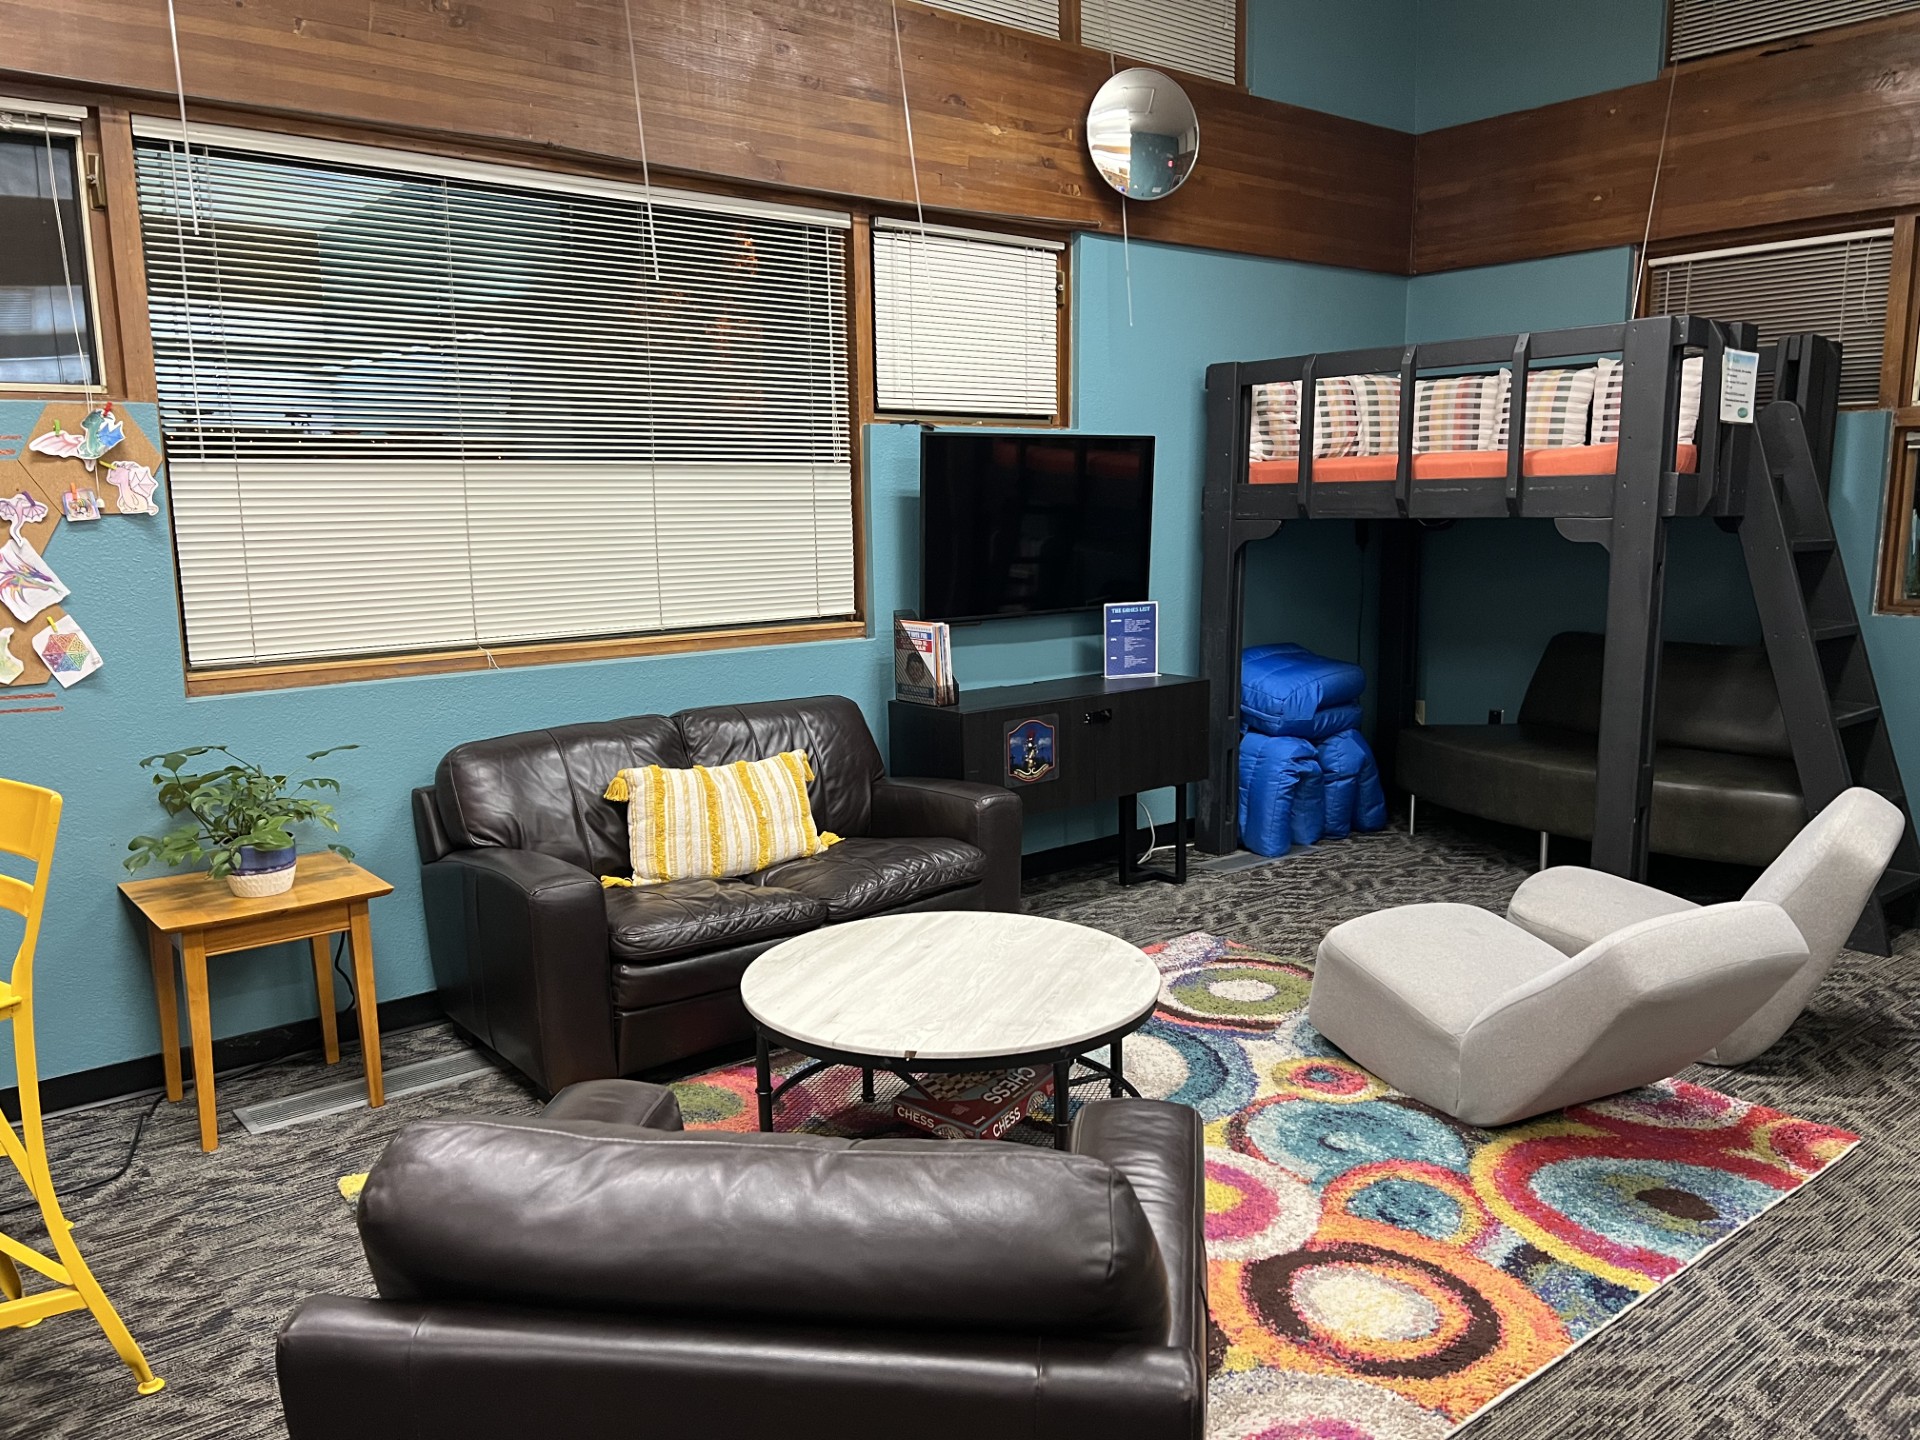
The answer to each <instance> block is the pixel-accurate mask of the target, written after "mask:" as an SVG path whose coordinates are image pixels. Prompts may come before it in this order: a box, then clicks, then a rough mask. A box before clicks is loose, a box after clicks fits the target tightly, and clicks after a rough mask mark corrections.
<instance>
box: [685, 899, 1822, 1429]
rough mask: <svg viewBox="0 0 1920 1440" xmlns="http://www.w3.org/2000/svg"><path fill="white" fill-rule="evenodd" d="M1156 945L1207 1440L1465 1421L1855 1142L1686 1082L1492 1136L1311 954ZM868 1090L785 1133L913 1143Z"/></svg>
mask: <svg viewBox="0 0 1920 1440" xmlns="http://www.w3.org/2000/svg"><path fill="white" fill-rule="evenodd" d="M1147 953H1148V954H1150V955H1152V956H1153V957H1154V958H1155V960H1156V961H1157V962H1158V964H1159V966H1160V971H1161V974H1162V976H1163V980H1162V983H1161V990H1160V1008H1159V1010H1158V1012H1157V1013H1156V1015H1155V1017H1154V1018H1153V1019H1152V1020H1150V1021H1149V1022H1148V1023H1147V1025H1146V1028H1145V1029H1143V1030H1142V1031H1141V1032H1140V1033H1139V1034H1138V1035H1136V1036H1134V1037H1133V1038H1132V1039H1130V1040H1128V1041H1127V1043H1126V1047H1125V1057H1124V1058H1125V1065H1126V1072H1127V1076H1128V1078H1129V1079H1130V1080H1132V1081H1133V1083H1134V1084H1135V1085H1137V1086H1138V1087H1139V1089H1140V1092H1141V1093H1142V1094H1143V1095H1151V1096H1156V1097H1159V1098H1164V1099H1168V1100H1174V1101H1178V1102H1179V1103H1181V1104H1185V1105H1191V1106H1192V1107H1193V1108H1194V1109H1195V1110H1197V1111H1199V1113H1200V1115H1201V1117H1202V1119H1203V1120H1204V1121H1205V1122H1206V1137H1207V1152H1206V1199H1207V1257H1208V1302H1209V1308H1210V1310H1211V1312H1212V1323H1211V1324H1210V1326H1209V1327H1208V1334H1209V1346H1208V1365H1209V1369H1210V1372H1211V1376H1212V1380H1211V1387H1210V1390H1209V1417H1210V1418H1209V1423H1208V1435H1209V1440H1434V1437H1438V1436H1442V1435H1445V1434H1447V1433H1448V1432H1450V1431H1451V1430H1453V1429H1455V1428H1456V1427H1458V1426H1459V1425H1461V1424H1463V1423H1465V1422H1466V1421H1467V1420H1469V1419H1470V1418H1472V1417H1473V1416H1474V1415H1475V1414H1477V1413H1479V1412H1480V1411H1482V1410H1484V1409H1486V1408H1487V1407H1488V1406H1489V1405H1491V1404H1493V1403H1494V1402H1495V1401H1497V1400H1499V1399H1500V1398H1501V1397H1502V1396H1504V1395H1505V1394H1507V1393H1508V1392H1509V1391H1511V1390H1512V1389H1513V1388H1514V1387H1516V1386H1518V1385H1520V1384H1522V1383H1523V1382H1525V1381H1526V1380H1528V1379H1530V1378H1531V1377H1533V1376H1535V1375H1537V1374H1539V1373H1540V1372H1541V1371H1542V1370H1543V1369H1545V1368H1546V1367H1547V1366H1548V1365H1551V1364H1552V1363H1553V1362H1554V1361H1555V1360H1557V1359H1559V1358H1560V1357H1561V1356H1562V1355H1565V1354H1566V1353H1567V1352H1568V1351H1569V1350H1571V1349H1572V1348H1573V1347H1574V1346H1575V1345H1577V1344H1579V1343H1580V1342H1581V1341H1582V1340H1584V1339H1585V1338H1586V1337H1587V1336H1589V1335H1591V1334H1592V1333H1593V1332H1594V1331H1595V1330H1597V1329H1599V1328H1600V1327H1601V1326H1602V1325H1605V1324H1606V1323H1607V1322H1608V1321H1610V1320H1612V1319H1613V1318H1614V1317H1616V1316H1618V1315H1619V1314H1620V1313H1621V1312H1622V1311H1623V1310H1625V1309H1626V1308H1627V1307H1628V1306H1630V1305H1632V1304H1633V1303H1634V1302H1635V1301H1637V1300H1639V1299H1641V1298H1642V1297H1643V1296H1645V1295H1647V1294H1648V1293H1649V1292H1651V1291H1652V1290H1654V1289H1655V1288H1656V1287H1658V1286H1660V1285H1662V1284H1664V1283H1666V1282H1667V1281H1669V1280H1671V1279H1673V1278H1674V1277H1675V1276H1676V1275H1678V1274H1679V1273H1680V1272H1681V1271H1682V1270H1683V1269H1685V1268H1686V1266H1688V1265H1689V1264H1691V1263H1693V1262H1694V1261H1696V1260H1698V1259H1699V1258H1700V1257H1701V1256H1702V1255H1704V1254H1705V1253H1706V1252H1707V1251H1708V1250H1709V1249H1710V1248H1712V1247H1713V1246H1714V1245H1716V1244H1718V1243H1719V1242H1720V1241H1722V1240H1724V1239H1726V1238H1727V1237H1728V1236H1729V1235H1732V1234H1733V1233H1734V1232H1735V1231H1737V1230H1739V1229H1740V1228H1741V1227H1742V1226H1744V1225H1746V1224H1748V1223H1749V1222H1751V1221H1752V1220H1754V1219H1755V1218H1756V1217H1758V1216H1759V1215H1760V1214H1761V1213H1762V1212H1763V1211H1764V1210H1766V1209H1767V1208H1768V1207H1769V1206H1771V1205H1773V1204H1775V1203H1777V1202H1778V1201H1780V1200H1781V1199H1783V1198H1784V1197H1785V1196H1787V1195H1789V1194H1791V1193H1792V1192H1793V1191H1794V1190H1796V1189H1798V1188H1799V1187H1800V1186H1802V1185H1804V1184H1806V1183H1807V1181H1809V1180H1810V1179H1812V1178H1813V1177H1814V1176H1816V1175H1818V1174H1819V1173H1820V1172H1821V1171H1822V1170H1823V1169H1824V1168H1826V1167H1827V1166H1828V1165H1830V1164H1831V1163H1832V1162H1833V1161H1834V1160H1836V1159H1837V1158H1839V1157H1840V1156H1841V1155H1843V1154H1845V1153H1846V1152H1847V1150H1849V1149H1850V1148H1851V1147H1852V1146H1853V1145H1854V1144H1855V1143H1856V1139H1857V1137H1855V1136H1853V1135H1850V1134H1848V1133H1847V1132H1846V1131H1844V1130H1836V1129H1834V1128H1832V1127H1830V1126H1825V1125H1815V1124H1812V1123H1810V1122H1808V1121H1804V1120H1797V1119H1795V1118H1793V1117H1791V1116H1787V1115H1782V1114H1781V1113H1780V1112H1778V1111H1775V1110H1768V1109H1765V1108H1763V1107H1761V1106H1757V1105H1749V1104H1746V1103H1744V1102H1742V1101H1738V1100H1734V1099H1732V1098H1731V1097H1729V1096H1726V1095H1723V1094H1720V1093H1719V1092H1718V1091H1714V1090H1708V1089H1705V1088H1703V1087H1701V1086H1698V1085H1688V1084H1684V1083H1681V1082H1678V1081H1668V1082H1666V1083H1664V1084H1661V1085H1658V1086H1652V1087H1649V1088H1647V1089H1644V1090H1636V1091H1632V1092H1630V1093H1628V1094H1625V1095H1617V1096H1614V1097H1612V1098H1611V1099H1607V1100H1600V1101H1596V1102H1594V1103H1592V1104H1588V1105H1576V1106H1574V1107H1572V1108H1571V1109H1568V1110H1562V1111H1559V1112H1557V1113H1555V1114H1551V1115H1543V1116H1540V1117H1538V1118H1537V1119H1533V1120H1529V1121H1525V1122H1523V1123H1521V1124H1519V1125H1510V1126H1506V1127H1504V1128H1502V1129H1497V1130H1482V1129H1479V1128H1477V1127H1474V1126H1471V1125H1466V1124H1463V1123H1461V1122H1460V1121H1458V1120H1454V1119H1452V1118H1450V1117H1448V1116H1446V1115H1443V1114H1441V1113H1439V1112H1438V1111H1436V1110H1433V1109H1431V1108H1429V1107H1428V1106H1426V1105H1423V1104H1421V1103H1420V1102H1419V1101H1417V1100H1414V1099H1412V1098H1411V1097H1409V1096H1406V1095H1401V1094H1398V1093H1397V1092H1395V1091H1394V1090H1392V1089H1390V1088H1389V1087H1388V1086H1387V1085H1386V1084H1385V1083H1383V1082H1382V1081H1381V1080H1379V1079H1378V1078H1376V1077H1375V1076H1373V1075H1370V1074H1368V1073H1367V1072H1366V1071H1365V1070H1362V1069H1361V1068H1360V1067H1359V1066H1358V1065H1355V1064H1354V1063H1353V1062H1352V1061H1350V1060H1348V1059H1347V1058H1346V1057H1345V1056H1344V1055H1342V1054H1341V1053H1340V1052H1339V1051H1338V1050H1336V1049H1335V1048H1334V1047H1333V1046H1332V1045H1330V1044H1328V1042H1327V1041H1325V1040H1323V1039H1322V1038H1321V1037H1320V1036H1319V1035H1318V1034H1317V1033H1316V1032H1315V1031H1314V1030H1313V1029H1312V1027H1310V1026H1309V1025H1308V1024H1307V1020H1306V1006H1307V996H1308V992H1309V989H1310V987H1311V985H1312V980H1313V971H1312V967H1311V966H1310V965H1308V964H1306V963H1304V962H1301V961H1296V960H1288V959H1284V958H1281V957H1278V956H1274V955H1263V954H1260V953H1258V952H1256V951H1252V950H1248V949H1246V948H1244V947H1242V946H1239V945H1235V944H1233V943H1232V942H1231V941H1227V940H1222V939H1220V938H1218V937H1216V936H1212V935H1202V934H1194V935H1186V936H1182V937H1181V938H1180V939H1178V940H1172V941H1169V942H1167V943H1166V944H1164V945H1156V946H1152V947H1150V948H1149V949H1148V951H1147ZM803 1063H804V1061H803V1060H802V1059H801V1058H800V1057H798V1056H791V1055H789V1056H782V1057H780V1064H781V1066H782V1068H784V1069H785V1070H788V1071H791V1070H793V1069H796V1068H798V1067H799V1066H800V1065H801V1064H803ZM859 1083H860V1077H859V1074H858V1072H856V1071H852V1070H847V1069H830V1070H826V1071H823V1072H822V1073H820V1074H818V1075H816V1076H813V1077H812V1078H810V1079H808V1080H805V1081H803V1082H801V1084H800V1085H798V1086H796V1087H795V1089H794V1090H793V1091H791V1092H789V1093H788V1094H787V1095H785V1096H783V1097H782V1099H781V1102H780V1111H779V1116H778V1121H779V1126H780V1128H781V1129H783V1130H789V1129H805V1130H812V1131H816V1132H820V1133H824V1134H835V1135H851V1136H866V1135H883V1134H906V1133H915V1132H912V1131H910V1130H907V1129H905V1127H903V1125H902V1124H901V1122H900V1121H898V1120H896V1119H895V1118H894V1114H893V1105H892V1099H891V1096H892V1093H893V1091H895V1090H897V1089H898V1088H899V1082H898V1081H897V1080H893V1079H891V1078H890V1077H881V1081H880V1088H879V1090H878V1092H877V1094H878V1098H877V1099H876V1100H875V1101H874V1102H873V1103H871V1104H863V1103H862V1102H861V1100H860V1095H859ZM753 1084H754V1081H753V1067H752V1066H751V1065H740V1066H733V1067H730V1068H727V1069H723V1070H715V1071H710V1072H709V1073H707V1074H705V1075H700V1076H697V1077H695V1078H694V1079H691V1080H688V1081H685V1082H683V1083H682V1084H679V1085H676V1086H675V1087H674V1088H675V1090H676V1091H677V1092H678V1093H679V1096H680V1107H681V1111H682V1113H683V1115H684V1116H685V1119H686V1124H687V1127H688V1128H689V1129H730V1130H751V1129H753V1128H754V1127H755V1119H754V1115H755V1110H754V1101H753ZM1086 1093H1087V1094H1089V1095H1090V1094H1093V1093H1096V1090H1094V1089H1089V1090H1088V1091H1087V1092H1086ZM1008 1138H1009V1139H1012V1140H1025V1141H1028V1142H1030V1143H1036V1144H1049V1143H1051V1141H1050V1138H1049V1136H1048V1134H1047V1132H1046V1130H1045V1129H1044V1128H1042V1127H1041V1126H1039V1125H1037V1124H1034V1123H1031V1122H1028V1123H1023V1124H1021V1125H1019V1126H1017V1127H1016V1128H1015V1129H1014V1130H1013V1131H1012V1132H1011V1134H1010V1135H1009V1136H1008ZM950 1143H954V1144H967V1143H993V1142H967V1141H954V1142H950Z"/></svg>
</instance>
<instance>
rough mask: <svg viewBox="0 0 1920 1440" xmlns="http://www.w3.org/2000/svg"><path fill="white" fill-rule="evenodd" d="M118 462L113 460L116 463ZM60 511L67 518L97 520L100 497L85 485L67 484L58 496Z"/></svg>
mask: <svg viewBox="0 0 1920 1440" xmlns="http://www.w3.org/2000/svg"><path fill="white" fill-rule="evenodd" d="M119 463H120V462H119V461H117V460H116V461H115V462H114V464H115V465H118V464H119ZM60 511H61V513H62V514H64V515H65V516H66V517H67V519H69V520H98V519H99V518H100V497H99V495H98V494H96V493H95V492H94V491H93V490H90V489H89V488H88V487H86V486H85V485H69V486H68V487H67V490H66V493H65V494H64V495H62V496H61V497H60Z"/></svg>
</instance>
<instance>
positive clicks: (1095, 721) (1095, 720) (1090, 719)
mask: <svg viewBox="0 0 1920 1440" xmlns="http://www.w3.org/2000/svg"><path fill="white" fill-rule="evenodd" d="M1111 719H1113V711H1112V710H1111V709H1108V710H1089V711H1087V713H1086V714H1085V715H1083V716H1081V717H1080V720H1081V723H1082V724H1083V725H1104V724H1106V723H1107V722H1108V721H1109V720H1111Z"/></svg>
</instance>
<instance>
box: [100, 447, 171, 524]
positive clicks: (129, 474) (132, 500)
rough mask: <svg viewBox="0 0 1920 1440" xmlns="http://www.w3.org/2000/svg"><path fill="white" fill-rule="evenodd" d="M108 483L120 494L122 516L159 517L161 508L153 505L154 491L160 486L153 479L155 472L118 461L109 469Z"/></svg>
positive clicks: (130, 462) (129, 462)
mask: <svg viewBox="0 0 1920 1440" xmlns="http://www.w3.org/2000/svg"><path fill="white" fill-rule="evenodd" d="M107 483H108V484H109V485H112V486H113V487H114V488H115V489H117V490H119V492H120V513H121V514H122V515H158V514H159V513H160V507H159V506H158V505H156V504H154V503H153V494H154V491H156V490H158V489H159V488H160V484H159V482H158V481H157V480H155V479H154V478H153V471H151V470H149V469H148V468H147V467H146V466H144V465H140V464H136V463H135V462H134V461H132V460H116V461H114V462H113V463H112V464H111V465H109V466H108V467H107Z"/></svg>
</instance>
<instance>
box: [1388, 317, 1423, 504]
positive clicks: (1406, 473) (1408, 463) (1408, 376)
mask: <svg viewBox="0 0 1920 1440" xmlns="http://www.w3.org/2000/svg"><path fill="white" fill-rule="evenodd" d="M1419 359H1420V350H1419V347H1418V346H1415V345H1409V346H1408V347H1407V348H1406V349H1405V350H1403V351H1402V352H1401V353H1400V427H1399V435H1400V452H1399V460H1398V463H1397V464H1396V465H1395V466H1394V470H1393V506H1394V509H1396V510H1398V511H1399V512H1400V518H1401V519H1402V520H1404V519H1406V518H1407V516H1409V515H1411V514H1412V513H1413V411H1414V402H1415V399H1416V397H1417V396H1418V393H1419V383H1418V380H1417V379H1416V371H1417V369H1418V365H1419Z"/></svg>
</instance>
